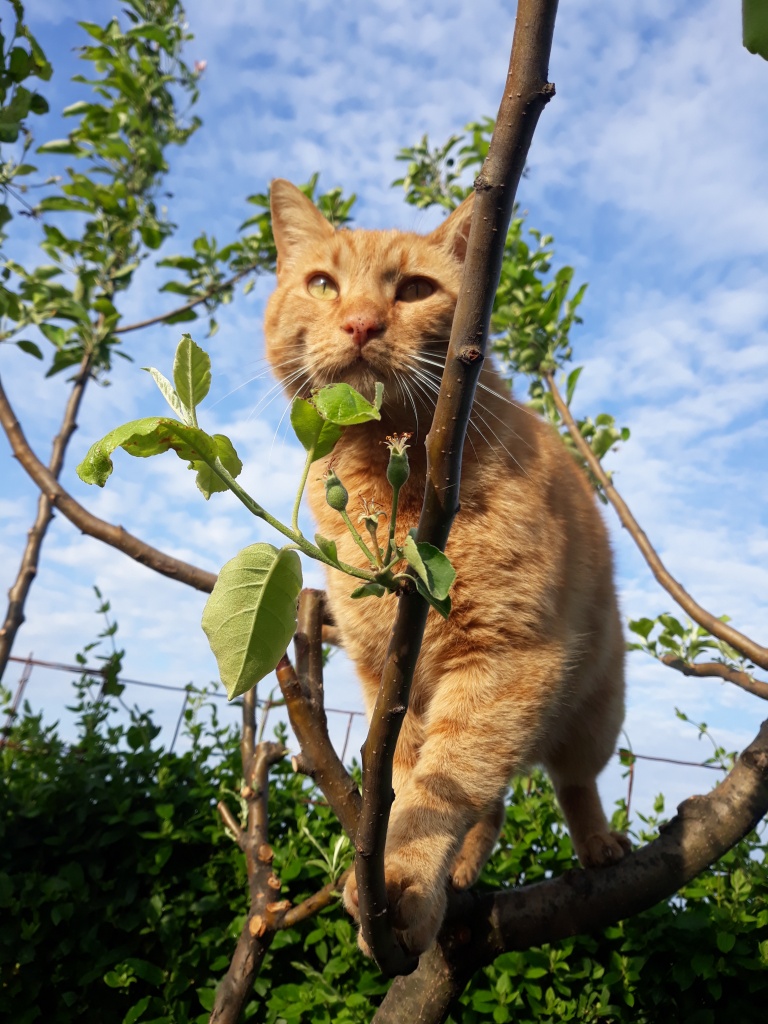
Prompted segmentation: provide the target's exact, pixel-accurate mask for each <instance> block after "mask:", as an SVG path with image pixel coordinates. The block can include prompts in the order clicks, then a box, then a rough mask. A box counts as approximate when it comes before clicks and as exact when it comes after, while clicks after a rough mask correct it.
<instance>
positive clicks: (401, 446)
mask: <svg viewBox="0 0 768 1024" xmlns="http://www.w3.org/2000/svg"><path fill="white" fill-rule="evenodd" d="M410 436H411V435H410V434H394V435H393V436H392V437H388V438H387V440H386V444H387V445H388V447H389V465H388V466H387V480H388V481H389V485H390V487H391V488H392V490H394V491H399V490H400V488H401V487H402V486H403V484H404V483H405V482H406V480H407V479H408V477H409V476H410V475H411V467H410V465H409V463H408V454H407V448H408V439H409V438H410Z"/></svg>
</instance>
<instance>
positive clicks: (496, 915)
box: [373, 721, 768, 1024]
mask: <svg viewBox="0 0 768 1024" xmlns="http://www.w3.org/2000/svg"><path fill="white" fill-rule="evenodd" d="M766 812H768V721H766V722H764V723H763V725H762V726H761V728H760V732H759V733H758V735H757V736H756V738H755V739H754V740H753V741H752V743H750V745H749V746H748V747H747V748H746V750H745V751H744V752H743V753H742V755H741V757H740V758H739V759H738V761H737V762H736V765H735V766H734V768H733V770H732V771H731V772H730V774H729V775H728V776H727V777H726V778H725V779H724V780H723V782H721V783H720V785H719V786H717V787H716V788H715V789H713V790H712V791H711V792H710V793H708V794H707V795H706V796H694V797H690V798H689V799H688V800H686V801H684V802H683V803H682V804H681V805H680V807H679V808H678V813H677V815H676V816H675V817H674V818H673V819H672V820H671V821H670V822H669V823H668V824H667V825H666V826H665V827H664V828H663V830H662V832H661V835H660V836H659V838H658V839H655V840H654V841H653V842H652V843H649V844H648V845H647V846H645V847H643V848H642V849H640V850H638V851H636V852H635V853H633V854H631V855H630V856H629V857H625V858H624V859H623V860H622V861H620V862H619V863H618V864H616V865H614V866H613V867H610V868H604V869H595V870H589V871H583V870H575V871H569V872H567V873H566V874H565V875H562V876H561V877H559V878H557V879H554V880H551V881H547V882H540V883H538V884H535V885H529V886H525V887H523V888H522V889H515V890H512V891H509V892H496V893H487V894H477V893H474V892H471V891H470V892H467V893H463V894H461V895H460V896H458V895H457V896H455V897H454V899H453V900H452V902H451V906H450V908H449V923H448V924H446V926H445V927H444V928H443V931H442V933H441V935H440V939H439V942H438V944H437V945H436V946H435V947H433V949H431V950H430V951H429V952H428V953H427V954H425V955H424V956H423V957H422V958H421V961H420V963H419V968H418V970H417V971H416V973H415V974H413V975H411V977H409V978H398V979H397V980H396V981H395V982H394V984H393V985H392V987H391V988H390V990H389V993H388V994H387V996H386V998H385V1000H384V1002H383V1003H382V1005H381V1007H380V1009H379V1011H378V1012H377V1014H376V1015H375V1017H374V1018H373V1019H374V1022H375V1024H399V1022H400V1021H403V1020H408V1021H413V1022H418V1024H440V1022H442V1021H444V1020H445V1019H446V1017H447V1015H448V1012H449V1009H450V1006H451V1003H452V1002H453V1001H454V1000H455V999H456V998H457V997H458V996H459V995H460V994H461V992H462V991H463V988H464V986H465V984H466V982H467V981H468V980H469V978H470V977H471V976H472V974H474V972H475V971H477V970H478V969H479V968H480V967H483V966H484V965H486V964H489V963H491V962H492V961H493V960H494V959H495V957H497V956H499V955H500V954H501V953H504V952H509V951H511V950H524V949H529V948H530V947H531V946H539V945H542V944H544V943H550V942H557V941H558V940H559V939H562V938H566V937H567V936H570V935H578V934H581V933H584V932H590V931H594V930H596V929H600V928H605V927H607V926H608V925H610V924H613V923H615V922H616V921H620V920H622V919H623V918H626V917H631V916H632V915H634V914H639V913H640V912H642V911H643V910H647V909H649V908H650V907H652V906H654V905H655V904H657V903H658V902H660V901H661V900H664V899H668V898H669V897H670V896H672V895H673V894H674V893H675V892H677V890H678V889H680V888H681V887H682V886H684V885H686V884H687V883H688V882H689V881H690V880H691V879H692V878H695V877H696V875H698V874H700V872H702V871H703V870H705V868H707V867H708V866H709V865H711V864H713V863H714V862H715V861H716V860H717V859H718V858H719V857H722V856H723V854H725V853H726V852H727V851H728V850H730V849H731V848H732V847H733V846H735V845H736V843H738V842H739V841H740V840H741V839H743V838H744V836H745V835H747V834H748V833H749V832H750V831H751V830H752V829H753V828H754V827H755V825H756V824H757V823H758V822H759V821H760V819H761V818H762V817H763V816H764V815H765V814H766Z"/></svg>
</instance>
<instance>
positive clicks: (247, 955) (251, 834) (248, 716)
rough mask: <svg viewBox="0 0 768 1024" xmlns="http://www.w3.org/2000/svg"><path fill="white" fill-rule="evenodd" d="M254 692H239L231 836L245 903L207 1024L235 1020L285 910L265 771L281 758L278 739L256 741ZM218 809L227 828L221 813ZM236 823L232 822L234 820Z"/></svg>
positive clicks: (281, 752)
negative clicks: (237, 787)
mask: <svg viewBox="0 0 768 1024" xmlns="http://www.w3.org/2000/svg"><path fill="white" fill-rule="evenodd" d="M255 737H256V694H255V691H254V690H249V691H248V692H247V693H246V694H245V695H244V696H243V728H242V734H241V739H240V755H241V759H242V765H243V779H244V780H245V784H244V786H243V789H242V795H243V798H244V799H245V801H246V804H247V807H248V817H247V824H246V827H245V830H241V829H240V827H239V825H238V826H237V832H236V833H235V834H236V835H239V836H240V839H241V841H240V845H241V847H242V849H243V850H244V852H245V865H246V870H247V873H248V888H249V891H250V907H249V910H248V917H247V918H246V921H245V924H244V925H243V929H242V931H241V933H240V937H239V939H238V941H237V946H236V947H235V952H234V955H233V957H232V961H231V963H230V965H229V970H228V971H227V973H226V975H225V976H224V978H223V979H222V981H221V983H220V985H219V987H218V988H217V990H216V998H215V1001H214V1005H213V1011H212V1013H211V1017H210V1022H211V1024H236V1022H237V1021H238V1020H239V1019H240V1014H241V1013H242V1010H243V1007H244V1006H245V1003H246V1001H247V999H248V997H249V996H250V994H251V991H252V989H253V982H254V979H255V977H256V974H257V973H258V971H259V968H260V967H261V964H262V962H263V960H264V956H265V954H266V952H267V950H268V949H269V947H270V945H271V943H272V940H273V939H274V937H275V932H276V930H277V924H278V921H279V920H280V918H281V917H282V914H283V912H284V911H285V910H286V909H287V907H288V904H287V903H285V902H284V901H280V900H275V896H276V895H277V893H278V892H279V890H280V881H279V879H277V878H276V877H275V875H274V874H273V872H272V859H273V856H274V853H273V850H272V847H271V846H270V845H269V820H268V814H267V800H268V793H269V769H270V767H271V766H272V765H273V764H276V763H277V762H278V761H279V760H281V758H283V757H284V756H285V753H286V751H285V748H284V747H283V746H282V744H280V743H259V744H256V742H255ZM219 813H220V814H221V815H222V818H224V821H225V822H226V824H227V825H229V826H230V827H231V823H230V821H229V820H228V818H227V816H225V813H224V812H222V811H221V808H219ZM235 824H237V823H235Z"/></svg>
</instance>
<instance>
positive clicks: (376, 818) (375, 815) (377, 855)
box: [356, 0, 557, 1019]
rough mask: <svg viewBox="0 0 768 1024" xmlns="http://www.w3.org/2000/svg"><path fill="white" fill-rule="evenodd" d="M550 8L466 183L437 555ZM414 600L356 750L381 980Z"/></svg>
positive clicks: (429, 515)
mask: <svg viewBox="0 0 768 1024" xmlns="http://www.w3.org/2000/svg"><path fill="white" fill-rule="evenodd" d="M556 13H557V0H519V3H518V8H517V17H516V21H515V34H514V39H513V43H512V55H511V58H510V65H509V72H508V75H507V84H506V88H505V92H504V96H503V98H502V101H501V105H500V107H499V112H498V115H497V118H496V130H495V131H494V134H493V138H492V140H491V144H490V148H489V151H488V156H487V158H486V160H485V163H484V164H483V168H482V170H481V172H480V174H479V175H478V177H477V180H476V181H475V191H476V196H475V209H474V213H473V216H472V226H471V230H470V235H469V242H468V247H467V256H466V260H465V264H464V277H463V281H462V286H461V290H460V292H459V297H458V301H457V305H456V312H455V314H454V319H453V329H452V331H451V340H450V344H449V348H448V355H447V358H446V364H445V371H444V373H443V380H442V384H441V387H440V394H439V396H438V400H437V406H436V409H435V415H434V419H433V421H432V427H431V429H430V432H429V434H428V436H427V484H426V490H425V494H424V505H423V508H422V513H421V519H420V522H419V529H418V540H420V541H429V542H430V543H432V544H434V545H436V546H437V547H439V548H444V547H445V543H446V541H447V539H448V533H449V530H450V527H451V523H452V522H453V519H454V517H455V515H456V512H457V511H458V507H459V484H460V479H461V458H462V453H463V449H464V438H465V435H466V430H467V424H468V421H469V415H470V411H471V407H472V401H473V398H474V393H475V388H476V385H477V380H478V377H479V375H480V370H481V367H482V363H483V359H484V357H485V351H486V347H487V339H488V329H489V323H490V317H491V310H492V308H493V300H494V296H495V294H496V288H497V286H498V282H499V277H500V274H501V264H502V259H503V255H504V243H505V239H506V237H507V230H508V228H509V222H510V218H511V214H512V207H513V204H514V201H515V194H516V191H517V186H518V183H519V181H520V176H521V174H522V171H523V168H524V166H525V161H526V157H527V155H528V150H529V147H530V144H531V140H532V138H533V133H534V130H535V128H536V124H537V122H538V119H539V116H540V114H541V111H542V110H543V109H544V106H545V105H546V103H547V102H548V101H549V100H550V99H551V97H552V96H553V95H554V87H553V86H552V85H551V84H550V83H549V82H548V81H547V72H548V65H549V55H550V51H551V47H552V35H553V32H554V25H555V15H556ZM427 610H428V608H427V604H426V602H425V601H424V600H423V599H422V598H421V597H420V596H419V595H418V594H417V593H415V592H410V593H405V594H403V595H402V596H401V597H400V598H399V606H398V612H397V618H396V621H395V626H394V630H393V634H392V640H391V643H390V646H389V649H388V652H387V658H386V662H385V667H384V672H383V675H382V682H381V687H380V689H379V695H378V698H377V701H376V706H375V709H374V712H373V716H372V720H371V730H370V732H369V735H368V738H367V740H366V741H365V745H364V747H363V808H362V812H361V824H360V829H359V831H358V836H357V841H356V849H357V851H358V856H357V860H356V865H357V866H356V872H357V880H358V895H359V899H360V920H361V925H362V931H363V937H364V939H365V941H366V942H367V943H368V945H369V946H370V947H371V950H372V951H373V955H374V957H375V958H376V961H377V963H378V964H379V966H380V967H381V969H382V971H383V972H384V973H385V974H388V975H390V976H391V975H393V974H398V973H402V972H404V971H408V970H412V969H413V967H414V965H415V964H414V961H413V959H412V958H407V957H405V955H404V954H403V951H402V949H401V948H400V946H399V945H398V943H397V941H396V939H395V936H394V933H393V931H392V929H391V926H390V924H389V921H388V917H387V899H386V890H385V887H384V870H383V849H384V841H385V837H386V831H387V824H388V821H389V811H390V807H391V803H392V757H393V754H394V750H395V746H396V743H397V737H398V734H399V731H400V727H401V725H402V720H403V717H404V715H405V713H406V709H407V706H408V696H409V691H410V685H411V680H412V677H413V670H414V668H415V665H416V660H417V658H418V652H419V649H420V646H421V640H422V637H423V634H424V627H425V624H426V618H427ZM401 1019H406V1018H404V1017H403V1018H401Z"/></svg>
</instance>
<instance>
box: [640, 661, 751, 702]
mask: <svg viewBox="0 0 768 1024" xmlns="http://www.w3.org/2000/svg"><path fill="white" fill-rule="evenodd" d="M659 661H660V662H662V664H664V665H668V666H669V668H673V669H675V670H676V671H677V672H682V673H683V675H684V676H696V677H698V678H699V679H705V678H707V677H717V678H718V679H725V680H726V681H727V682H729V683H733V684H734V685H735V686H740V687H741V689H742V690H746V691H747V693H751V694H754V696H755V697H761V698H762V699H763V700H768V683H765V682H763V680H762V679H755V677H754V676H751V675H750V674H749V673H748V672H741V671H739V669H736V668H731V666H730V665H724V664H723V663H722V662H720V661H706V662H698V661H684V660H683V659H682V658H678V657H677V655H675V654H663V655H662V656H661V657H660V658H659Z"/></svg>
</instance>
